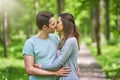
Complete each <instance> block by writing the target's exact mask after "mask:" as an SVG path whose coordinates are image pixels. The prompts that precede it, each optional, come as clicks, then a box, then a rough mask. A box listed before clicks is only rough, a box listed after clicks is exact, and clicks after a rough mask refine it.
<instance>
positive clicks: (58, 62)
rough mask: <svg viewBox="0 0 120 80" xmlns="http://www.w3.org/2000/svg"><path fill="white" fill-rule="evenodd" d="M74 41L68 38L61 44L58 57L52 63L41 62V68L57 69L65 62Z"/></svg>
mask: <svg viewBox="0 0 120 80" xmlns="http://www.w3.org/2000/svg"><path fill="white" fill-rule="evenodd" d="M73 48H74V42H73V40H71V39H68V40H67V41H66V42H65V44H64V45H63V47H62V49H61V51H60V53H59V56H58V58H57V59H56V60H55V61H54V62H53V63H52V64H41V68H42V69H45V70H57V69H59V68H60V67H62V65H63V64H64V63H65V62H66V60H67V59H68V58H69V56H70V55H71V53H72V50H73Z"/></svg>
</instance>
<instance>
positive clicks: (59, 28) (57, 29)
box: [56, 17, 63, 32]
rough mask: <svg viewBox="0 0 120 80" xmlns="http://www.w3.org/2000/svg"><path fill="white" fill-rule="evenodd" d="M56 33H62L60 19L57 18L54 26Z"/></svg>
mask: <svg viewBox="0 0 120 80" xmlns="http://www.w3.org/2000/svg"><path fill="white" fill-rule="evenodd" d="M56 31H57V32H62V31H63V24H62V20H61V17H58V20H57V25H56Z"/></svg>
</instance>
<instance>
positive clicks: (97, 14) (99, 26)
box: [95, 0, 103, 55]
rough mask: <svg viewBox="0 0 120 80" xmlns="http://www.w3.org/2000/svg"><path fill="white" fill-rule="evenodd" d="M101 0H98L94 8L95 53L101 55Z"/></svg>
mask: <svg viewBox="0 0 120 80" xmlns="http://www.w3.org/2000/svg"><path fill="white" fill-rule="evenodd" d="M102 12H103V0H100V1H99V7H98V9H96V16H97V17H96V18H97V19H96V21H97V25H96V28H95V29H96V41H97V53H98V55H101V54H102V53H101V47H100V46H101V45H100V43H101V34H102V32H101V27H102V21H103V14H102Z"/></svg>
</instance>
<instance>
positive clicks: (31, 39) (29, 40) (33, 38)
mask: <svg viewBox="0 0 120 80" xmlns="http://www.w3.org/2000/svg"><path fill="white" fill-rule="evenodd" d="M35 40H36V38H35V36H32V37H30V38H28V39H27V40H26V42H34V41H35Z"/></svg>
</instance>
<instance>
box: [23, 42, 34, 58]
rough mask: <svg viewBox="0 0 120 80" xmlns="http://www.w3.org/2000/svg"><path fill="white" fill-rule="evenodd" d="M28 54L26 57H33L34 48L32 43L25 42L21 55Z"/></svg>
mask: <svg viewBox="0 0 120 80" xmlns="http://www.w3.org/2000/svg"><path fill="white" fill-rule="evenodd" d="M25 54H28V55H32V56H33V55H34V47H33V45H32V42H31V41H29V40H27V41H26V42H25V44H24V47H23V55H25Z"/></svg>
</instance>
